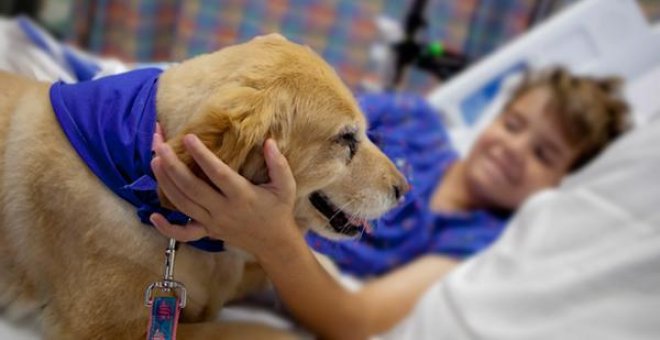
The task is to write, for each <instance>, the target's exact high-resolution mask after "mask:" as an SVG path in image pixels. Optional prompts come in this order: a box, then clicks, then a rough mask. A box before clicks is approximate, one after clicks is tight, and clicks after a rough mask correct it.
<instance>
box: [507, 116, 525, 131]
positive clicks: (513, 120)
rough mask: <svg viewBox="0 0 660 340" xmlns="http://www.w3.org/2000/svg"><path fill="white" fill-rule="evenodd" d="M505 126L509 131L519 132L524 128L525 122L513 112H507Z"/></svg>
mask: <svg viewBox="0 0 660 340" xmlns="http://www.w3.org/2000/svg"><path fill="white" fill-rule="evenodd" d="M504 127H505V128H506V129H507V131H509V132H518V131H520V130H521V129H522V127H523V123H522V120H521V119H520V118H519V117H516V116H515V115H513V114H507V115H505V116H504Z"/></svg>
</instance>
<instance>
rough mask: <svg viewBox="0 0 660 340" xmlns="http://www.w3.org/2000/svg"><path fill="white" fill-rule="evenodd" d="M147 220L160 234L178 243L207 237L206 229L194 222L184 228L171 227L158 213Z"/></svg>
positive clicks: (178, 226)
mask: <svg viewBox="0 0 660 340" xmlns="http://www.w3.org/2000/svg"><path fill="white" fill-rule="evenodd" d="M149 220H150V221H151V223H152V224H153V225H154V227H156V229H158V231H159V232H160V233H161V234H163V235H165V236H167V237H170V238H173V239H175V240H177V241H180V242H189V241H196V240H199V239H201V238H203V237H206V236H209V235H208V233H207V232H206V229H205V228H204V227H202V226H201V225H200V224H198V223H196V222H192V223H188V224H187V225H185V226H180V225H173V224H171V223H170V222H169V221H168V220H167V219H166V218H165V217H163V215H161V214H158V213H154V214H151V216H149Z"/></svg>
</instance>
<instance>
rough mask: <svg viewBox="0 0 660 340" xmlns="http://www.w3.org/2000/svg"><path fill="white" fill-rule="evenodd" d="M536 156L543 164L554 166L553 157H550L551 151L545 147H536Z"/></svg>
mask: <svg viewBox="0 0 660 340" xmlns="http://www.w3.org/2000/svg"><path fill="white" fill-rule="evenodd" d="M534 156H535V157H536V158H537V159H538V160H539V161H541V163H543V164H545V165H547V166H552V156H551V155H550V151H549V150H548V148H546V147H543V146H535V147H534Z"/></svg>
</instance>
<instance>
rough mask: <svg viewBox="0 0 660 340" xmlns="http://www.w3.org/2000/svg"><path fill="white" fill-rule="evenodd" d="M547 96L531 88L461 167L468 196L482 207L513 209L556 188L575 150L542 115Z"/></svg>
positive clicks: (549, 115) (552, 119) (547, 116)
mask: <svg viewBox="0 0 660 340" xmlns="http://www.w3.org/2000/svg"><path fill="white" fill-rule="evenodd" d="M550 96H551V92H550V91H549V90H548V89H546V88H543V87H539V88H534V89H531V90H529V91H527V92H526V93H524V94H523V95H522V96H521V97H519V98H518V99H517V100H515V101H514V102H513V103H511V105H509V106H508V108H506V109H505V111H504V112H502V113H501V114H500V115H499V116H498V117H497V118H496V119H495V121H494V122H493V123H492V124H491V125H490V126H489V127H488V128H487V129H486V130H485V131H484V132H483V133H482V134H481V136H480V137H479V139H478V140H477V142H476V143H475V145H474V147H473V148H472V150H471V152H470V154H469V155H468V157H467V159H466V163H465V169H466V180H467V184H468V188H469V190H470V193H471V194H472V195H473V196H474V197H475V198H476V199H477V200H478V202H480V203H482V204H483V205H484V206H487V207H492V208H499V209H506V210H515V209H516V208H518V207H519V206H520V204H521V203H522V202H523V201H524V200H525V199H526V198H528V197H529V196H530V195H531V194H533V193H535V192H537V191H539V190H541V189H545V188H548V187H552V186H555V185H557V184H558V183H559V181H560V180H561V178H562V177H563V176H564V175H565V174H566V173H567V172H568V170H569V169H570V166H571V164H572V162H573V161H574V160H575V159H576V157H577V155H578V150H577V149H576V148H575V147H571V146H570V144H569V143H568V141H566V139H565V138H564V137H563V135H562V133H561V131H560V127H559V124H557V122H556V121H555V119H556V118H555V115H554V114H552V113H551V112H546V110H545V108H546V104H547V103H548V101H549V99H550Z"/></svg>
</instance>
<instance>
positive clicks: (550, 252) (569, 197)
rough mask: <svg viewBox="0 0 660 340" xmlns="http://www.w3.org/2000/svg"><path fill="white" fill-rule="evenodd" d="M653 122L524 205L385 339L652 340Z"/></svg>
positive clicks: (657, 142)
mask: <svg viewBox="0 0 660 340" xmlns="http://www.w3.org/2000/svg"><path fill="white" fill-rule="evenodd" d="M659 312H660V120H655V121H654V122H653V123H651V124H650V125H649V126H646V127H643V128H639V129H638V130H636V131H634V132H632V133H631V134H630V135H628V136H625V137H624V138H623V139H622V140H620V141H619V142H617V143H616V144H615V145H613V146H612V147H611V148H610V149H609V150H607V152H606V153H605V154H604V155H602V156H601V157H599V158H598V159H597V160H596V161H595V162H594V163H592V164H591V165H590V166H588V167H587V168H586V169H584V170H583V171H582V172H580V173H578V174H576V175H574V176H573V177H571V178H569V179H567V180H566V181H565V183H563V185H562V186H561V187H560V188H559V189H557V190H553V191H547V192H544V193H541V194H539V195H538V196H536V197H534V198H533V199H531V200H530V201H529V202H528V203H527V204H526V205H525V206H524V207H523V208H522V209H521V210H520V211H519V212H518V214H517V215H516V217H515V218H514V219H513V220H512V221H511V223H510V225H509V227H508V229H507V230H506V232H505V233H504V234H503V236H502V237H501V239H500V240H499V241H498V242H496V243H495V244H494V245H493V246H492V247H491V248H490V249H489V250H487V251H485V252H484V253H482V254H481V255H479V256H477V257H475V258H473V259H472V260H470V261H468V262H467V263H465V264H464V265H462V266H460V267H459V268H458V269H457V270H455V271H454V272H452V273H451V274H450V275H449V276H448V277H447V279H446V280H444V281H440V282H438V283H437V284H435V285H434V286H433V287H432V288H431V289H430V290H429V291H428V292H427V293H426V294H425V296H424V297H423V298H422V300H421V301H420V302H419V304H418V305H417V307H416V309H415V310H414V312H413V313H412V315H410V316H409V317H408V318H407V319H406V320H405V321H403V322H402V323H401V324H399V325H398V326H397V327H396V328H395V329H394V330H392V331H391V332H390V333H388V334H386V335H384V336H383V338H384V339H397V340H405V339H415V340H423V339H451V340H456V339H503V340H504V339H506V340H517V339H520V340H523V339H535V340H543V339H553V340H555V339H566V340H570V339H576V340H578V339H580V340H582V339H599V340H607V339H613V340H614V339H617V340H620V339H635V340H637V339H640V340H641V339H649V340H650V339H660V319H659V317H658V315H660V314H659Z"/></svg>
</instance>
